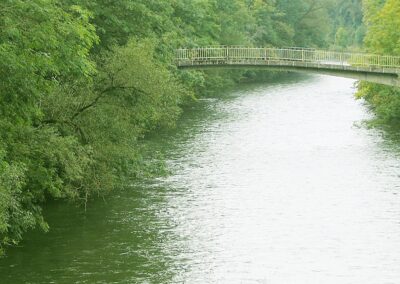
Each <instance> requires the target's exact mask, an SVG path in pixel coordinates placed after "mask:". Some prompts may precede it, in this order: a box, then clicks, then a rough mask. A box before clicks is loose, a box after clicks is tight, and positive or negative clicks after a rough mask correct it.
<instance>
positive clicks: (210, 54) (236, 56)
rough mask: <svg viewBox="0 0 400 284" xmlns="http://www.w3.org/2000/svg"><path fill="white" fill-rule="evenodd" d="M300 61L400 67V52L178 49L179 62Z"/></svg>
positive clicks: (220, 48)
mask: <svg viewBox="0 0 400 284" xmlns="http://www.w3.org/2000/svg"><path fill="white" fill-rule="evenodd" d="M241 60H246V61H251V60H253V61H255V60H263V61H296V62H306V63H307V62H308V63H317V64H320V65H343V66H360V67H381V68H393V69H400V56H388V55H377V54H367V53H353V52H339V51H327V50H318V49H315V50H314V49H307V48H301V49H300V48H268V47H267V48H257V47H239V46H233V47H232V46H229V47H225V46H223V47H221V46H220V47H212V46H210V47H198V48H180V49H178V50H176V61H177V64H178V65H179V64H185V62H192V63H193V62H201V61H212V62H213V64H224V63H226V62H229V61H235V62H237V61H241Z"/></svg>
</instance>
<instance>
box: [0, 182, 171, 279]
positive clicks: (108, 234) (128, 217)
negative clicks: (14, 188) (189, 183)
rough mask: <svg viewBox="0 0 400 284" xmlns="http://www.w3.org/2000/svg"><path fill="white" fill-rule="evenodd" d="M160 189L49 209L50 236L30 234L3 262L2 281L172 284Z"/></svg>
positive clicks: (168, 233)
mask: <svg viewBox="0 0 400 284" xmlns="http://www.w3.org/2000/svg"><path fill="white" fill-rule="evenodd" d="M162 191H163V190H162V189H159V188H151V189H149V188H147V189H143V188H129V189H127V190H126V191H124V192H121V193H120V195H118V196H115V197H112V198H109V199H107V200H105V201H103V200H97V201H95V202H92V203H90V204H89V205H88V209H87V212H86V213H85V212H84V209H82V208H77V207H75V206H74V205H66V204H52V205H50V206H48V208H47V213H48V214H46V215H47V220H48V221H49V224H50V226H51V230H50V232H49V233H48V234H43V233H42V232H32V233H31V234H28V235H27V238H26V241H24V243H23V244H22V246H21V247H18V248H13V249H10V251H9V252H8V256H7V258H5V259H1V260H0V275H2V276H1V277H2V279H3V280H4V281H6V282H4V283H28V282H29V283H114V282H115V283H117V282H118V283H121V282H126V283H136V282H139V283H142V282H143V283H146V282H149V283H156V282H157V283H168V282H171V279H173V278H174V276H175V271H176V270H177V269H175V268H174V260H173V258H171V257H170V256H168V255H171V252H169V251H168V248H169V247H170V245H169V244H168V242H171V241H173V240H174V239H175V238H177V236H174V235H173V231H172V230H171V227H173V226H172V224H171V223H170V221H169V220H168V219H167V218H165V217H166V216H162V215H160V214H159V212H161V211H162V210H163V207H164V206H165V199H164V197H163V193H162Z"/></svg>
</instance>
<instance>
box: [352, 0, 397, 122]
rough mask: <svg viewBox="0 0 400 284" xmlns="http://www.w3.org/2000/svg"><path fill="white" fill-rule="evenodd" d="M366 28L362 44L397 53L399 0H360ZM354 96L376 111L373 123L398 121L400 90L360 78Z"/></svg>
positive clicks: (373, 51) (378, 50)
mask: <svg viewBox="0 0 400 284" xmlns="http://www.w3.org/2000/svg"><path fill="white" fill-rule="evenodd" d="M363 9H364V23H365V26H366V28H367V33H366V37H365V41H364V42H365V48H366V50H367V51H369V52H372V53H378V54H387V55H397V56H400V29H399V27H400V1H398V0H363ZM358 97H362V98H364V99H365V100H366V101H367V102H368V103H369V104H370V106H371V107H372V109H373V111H374V112H375V113H376V119H375V120H374V121H373V122H374V124H377V125H381V126H391V128H392V129H397V128H398V125H399V123H400V90H399V88H396V87H387V86H382V85H378V84H371V83H366V82H363V83H361V84H360V86H359V92H358Z"/></svg>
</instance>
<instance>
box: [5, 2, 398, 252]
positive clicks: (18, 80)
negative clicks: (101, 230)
mask: <svg viewBox="0 0 400 284" xmlns="http://www.w3.org/2000/svg"><path fill="white" fill-rule="evenodd" d="M331 2H332V1H330V0H326V1H324V0H323V1H321V0H318V1H316V0H172V1H165V0H120V1H109V0H29V1H27V0H3V1H1V2H0V75H1V80H0V250H1V248H4V247H5V246H7V245H12V244H16V243H18V242H19V241H20V240H21V239H22V235H23V233H24V232H26V231H27V230H29V229H31V228H34V227H37V226H40V227H41V228H43V229H44V230H47V229H48V226H47V224H46V222H45V220H44V219H43V216H42V206H43V204H44V203H45V201H46V200H49V199H65V200H73V201H77V202H82V203H85V202H86V201H87V200H88V199H89V198H90V197H92V196H96V195H103V194H106V193H108V192H110V191H111V190H113V189H115V188H120V187H121V186H122V185H124V184H126V182H127V181H129V180H131V179H134V178H137V177H141V176H148V175H151V174H152V173H154V172H156V171H157V169H159V165H158V163H153V162H149V161H150V160H151V159H146V158H145V157H144V156H143V154H142V153H143V151H142V150H143V149H142V148H143V146H142V143H141V142H140V141H141V139H143V137H145V135H146V134H147V133H149V132H150V131H154V130H157V129H159V128H161V127H171V126H173V125H174V122H175V121H176V120H177V118H178V117H179V114H180V112H181V106H182V105H183V104H185V103H187V102H188V101H190V100H192V98H193V97H194V95H200V94H204V93H206V91H208V90H212V89H217V88H218V87H221V86H225V85H226V84H231V83H233V82H235V81H237V80H239V78H241V77H243V76H245V75H246V73H244V72H238V71H235V72H227V71H214V72H210V73H204V72H182V73H180V72H177V70H176V68H175V67H174V65H173V56H174V49H175V48H177V47H180V46H189V47H192V46H204V45H254V46H291V45H303V46H305V45H307V46H326V45H327V44H328V40H329V36H328V34H329V25H328V23H327V21H324V19H326V18H327V17H328V13H329V8H331V7H332V6H331ZM391 2H393V3H396V1H391ZM384 13H386V12H384ZM371 21H372V22H373V19H371ZM369 38H370V39H371V40H370V41H371V43H372V42H373V37H372V33H370V34H369ZM155 160H157V159H155Z"/></svg>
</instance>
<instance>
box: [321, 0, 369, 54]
mask: <svg viewBox="0 0 400 284" xmlns="http://www.w3.org/2000/svg"><path fill="white" fill-rule="evenodd" d="M329 13H330V15H331V18H332V20H333V27H332V32H331V35H330V37H331V39H330V41H331V42H332V44H333V46H334V47H335V48H342V49H343V48H346V49H348V48H354V49H357V48H360V47H361V46H362V44H363V40H364V36H365V26H364V24H363V10H362V0H340V1H337V2H336V3H335V5H334V6H333V7H332V9H330V11H329Z"/></svg>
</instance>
